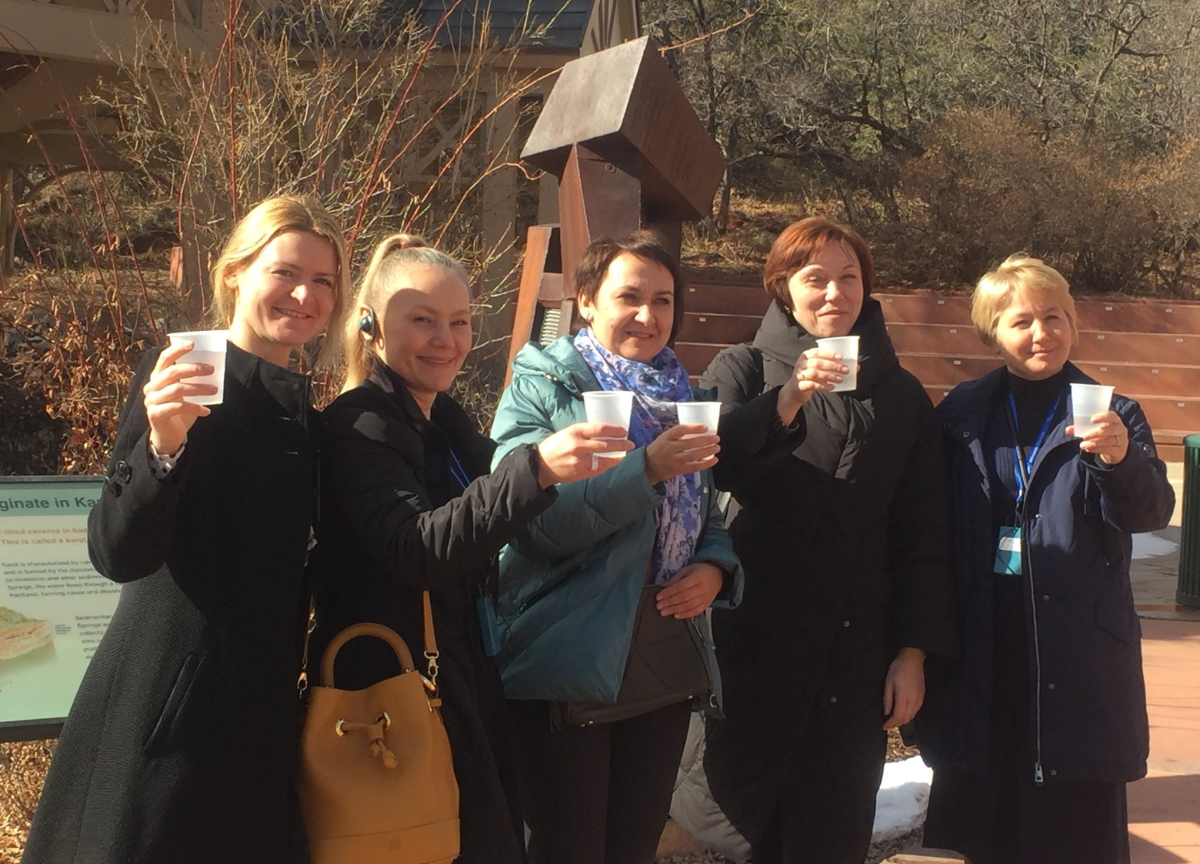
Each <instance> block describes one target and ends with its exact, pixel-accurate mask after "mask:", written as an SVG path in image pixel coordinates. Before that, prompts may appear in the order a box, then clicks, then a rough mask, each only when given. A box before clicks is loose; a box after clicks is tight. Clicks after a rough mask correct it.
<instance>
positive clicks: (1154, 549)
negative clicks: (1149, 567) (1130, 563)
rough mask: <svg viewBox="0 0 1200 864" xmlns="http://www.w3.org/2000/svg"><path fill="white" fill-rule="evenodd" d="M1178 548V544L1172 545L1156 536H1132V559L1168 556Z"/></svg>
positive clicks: (1170, 542)
mask: <svg viewBox="0 0 1200 864" xmlns="http://www.w3.org/2000/svg"><path fill="white" fill-rule="evenodd" d="M1178 548H1179V544H1178V543H1173V542H1172V541H1170V540H1167V539H1165V538H1163V537H1159V536H1158V535H1157V534H1134V535H1133V557H1134V559H1135V560H1136V559H1138V558H1155V557H1157V556H1159V555H1170V554H1171V553H1172V552H1174V551H1175V550H1176V549H1178Z"/></svg>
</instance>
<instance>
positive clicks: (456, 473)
mask: <svg viewBox="0 0 1200 864" xmlns="http://www.w3.org/2000/svg"><path fill="white" fill-rule="evenodd" d="M450 460H451V464H450V477H451V478H452V479H453V480H454V482H455V483H457V484H458V485H459V488H460V489H462V490H463V491H464V492H465V491H466V489H467V487H468V486H470V485H471V478H470V477H468V476H467V471H466V469H465V468H463V466H462V463H461V462H459V461H458V456H457V455H455V453H454V451H453V450H451V451H450Z"/></svg>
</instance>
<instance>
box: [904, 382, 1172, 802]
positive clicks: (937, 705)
mask: <svg viewBox="0 0 1200 864" xmlns="http://www.w3.org/2000/svg"><path fill="white" fill-rule="evenodd" d="M1066 368H1067V381H1068V382H1080V383H1089V384H1094V383H1096V382H1095V381H1094V380H1092V379H1091V378H1089V377H1088V376H1086V375H1084V374H1083V373H1082V372H1080V371H1079V369H1078V368H1077V367H1075V366H1074V365H1072V364H1070V363H1068V364H1067V367H1066ZM1007 375H1008V372H1007V371H1006V370H1005V369H1003V368H1001V369H997V370H996V371H994V372H991V373H989V374H987V375H985V376H984V377H982V378H980V379H978V380H976V381H969V382H967V383H964V384H960V385H959V386H958V387H956V388H955V389H954V390H953V391H952V392H951V393H950V394H949V395H948V396H947V397H946V399H945V400H944V401H943V402H942V403H941V404H940V405H938V416H939V418H940V419H941V422H942V426H943V428H944V430H945V435H946V441H947V450H948V457H949V464H950V478H951V495H952V499H951V500H952V501H953V529H954V552H953V555H954V574H955V579H956V581H957V584H958V586H959V588H958V592H959V595H960V597H961V603H960V607H961V612H960V627H961V631H962V649H963V650H962V655H961V657H960V658H959V659H958V660H957V661H956V662H954V663H952V664H950V665H948V666H946V667H944V668H941V669H938V670H936V671H935V674H934V675H931V676H930V680H929V690H928V697H927V699H926V704H925V708H924V709H922V712H921V714H920V715H919V716H918V718H917V725H918V728H919V731H920V736H921V755H922V756H923V757H924V758H925V760H926V761H927V762H928V763H929V764H930V765H931V766H933V767H934V768H935V769H941V768H949V769H954V770H958V771H966V772H969V773H973V774H986V773H988V771H989V764H988V754H989V741H990V740H991V736H992V734H993V730H992V728H991V718H992V701H993V699H992V684H993V667H994V666H995V665H996V664H999V663H1003V662H1004V661H1005V658H1004V657H995V656H993V645H994V641H995V636H994V626H993V622H994V618H993V602H992V598H993V585H994V581H995V577H994V576H993V574H992V566H993V561H994V556H995V552H996V542H997V536H996V528H995V527H994V525H993V513H992V502H991V490H990V488H989V485H990V484H989V480H988V476H989V475H988V466H987V464H986V461H985V460H986V457H985V454H984V446H983V437H984V434H985V432H986V426H987V423H988V422H989V417H990V418H994V417H996V416H997V411H996V409H997V407H998V406H1000V405H1002V404H1003V402H1004V400H1006V399H1007V398H1008V392H1009V388H1008V386H1007V384H1006V381H1007ZM1064 398H1065V400H1066V401H1067V403H1068V404H1067V410H1066V411H1065V412H1064V414H1063V417H1062V419H1061V420H1060V421H1059V422H1058V423H1057V424H1055V425H1054V426H1053V427H1052V428H1051V429H1050V431H1049V433H1048V434H1047V437H1046V441H1045V443H1044V444H1043V446H1042V447H1041V449H1040V450H1039V451H1038V455H1037V458H1036V460H1035V462H1034V464H1033V466H1032V469H1031V473H1030V486H1029V491H1028V499H1027V503H1026V506H1025V514H1026V525H1025V530H1024V533H1023V544H1022V545H1023V554H1024V556H1025V557H1026V559H1027V564H1028V566H1027V567H1026V568H1025V578H1024V579H1022V583H1021V585H1022V593H1023V601H1024V607H1025V616H1026V622H1027V626H1026V639H1027V641H1028V646H1029V647H1028V652H1027V654H1028V662H1029V664H1030V665H1029V670H1028V680H1029V687H1030V691H1029V705H1030V716H1029V723H1030V729H1031V730H1034V732H1035V734H1033V735H1031V738H1033V740H1034V741H1035V744H1036V746H1037V747H1040V757H1039V756H1038V755H1037V754H1034V756H1033V757H1032V759H1031V763H1030V764H1029V766H1028V770H1029V776H1030V778H1031V779H1032V778H1033V777H1034V771H1035V765H1034V764H1033V763H1034V761H1036V762H1037V763H1038V764H1039V765H1040V768H1041V770H1040V772H1039V773H1040V776H1041V777H1042V780H1043V782H1045V783H1048V784H1053V783H1057V782H1061V781H1064V780H1067V781H1099V782H1106V783H1123V782H1128V781H1132V780H1137V779H1138V778H1140V777H1142V776H1144V775H1145V773H1146V758H1147V755H1148V753H1149V749H1150V736H1149V725H1148V720H1147V717H1146V690H1145V683H1144V681H1143V677H1142V652H1141V625H1140V624H1139V622H1138V617H1137V613H1136V611H1135V610H1134V605H1133V589H1132V587H1131V585H1130V582H1129V564H1130V560H1131V557H1132V546H1133V544H1132V538H1131V533H1134V532H1140V531H1154V530H1157V529H1159V528H1162V527H1164V526H1165V525H1166V524H1167V523H1168V522H1169V521H1170V519H1171V513H1172V512H1173V510H1174V507H1175V492H1174V490H1173V489H1172V488H1171V484H1170V481H1169V480H1168V479H1167V472H1166V466H1165V465H1164V464H1163V463H1162V460H1160V459H1159V458H1158V455H1157V453H1156V451H1155V448H1154V435H1153V432H1152V431H1151V429H1150V425H1149V424H1148V423H1147V422H1146V416H1145V414H1143V413H1142V409H1141V408H1140V407H1139V406H1138V404H1137V402H1134V401H1133V400H1132V399H1127V398H1125V397H1124V396H1120V395H1117V396H1114V397H1113V403H1112V408H1113V410H1114V411H1115V412H1116V413H1117V414H1118V415H1119V416H1120V418H1121V421H1122V422H1123V423H1124V424H1125V426H1126V427H1127V428H1128V430H1129V452H1128V455H1127V456H1126V457H1125V458H1124V459H1123V460H1122V461H1121V462H1119V463H1118V464H1116V465H1111V466H1110V465H1105V464H1104V463H1103V462H1102V461H1100V460H1098V459H1096V458H1095V457H1094V456H1091V455H1088V454H1084V453H1081V452H1080V450H1079V442H1078V440H1077V439H1075V438H1069V437H1068V436H1067V434H1066V431H1065V430H1066V426H1067V424H1069V423H1070V422H1071V413H1072V412H1071V410H1070V404H1069V400H1070V395H1069V391H1065V392H1064ZM999 416H1003V414H1000V415H999ZM992 422H995V421H994V419H993V420H992ZM1001 422H1003V421H1001Z"/></svg>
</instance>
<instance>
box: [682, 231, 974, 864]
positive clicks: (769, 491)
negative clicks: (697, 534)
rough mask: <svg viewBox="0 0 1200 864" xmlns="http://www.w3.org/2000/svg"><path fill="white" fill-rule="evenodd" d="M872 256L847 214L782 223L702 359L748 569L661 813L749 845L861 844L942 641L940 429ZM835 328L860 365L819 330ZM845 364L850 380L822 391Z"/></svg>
mask: <svg viewBox="0 0 1200 864" xmlns="http://www.w3.org/2000/svg"><path fill="white" fill-rule="evenodd" d="M873 276H874V267H873V263H872V260H871V253H870V250H869V249H868V248H867V245H866V243H865V242H864V241H863V239H862V238H861V237H860V236H859V235H858V234H857V233H856V232H855V231H854V230H853V229H851V228H849V227H848V226H845V225H840V224H838V223H835V222H831V221H829V220H827V219H824V218H820V217H813V218H809V219H804V220H802V221H800V222H797V223H795V224H794V225H791V226H790V227H788V228H787V229H786V230H785V231H784V232H783V233H782V234H781V235H780V236H779V238H778V239H777V240H776V241H775V244H774V246H773V247H772V249H771V253H770V255H769V256H768V258H767V262H766V267H765V272H764V274H763V282H764V285H765V287H766V290H767V293H768V294H770V295H771V297H772V301H773V302H772V303H771V306H770V308H769V309H768V310H767V312H766V314H765V315H764V317H763V322H762V325H761V326H760V328H759V331H758V335H757V336H756V337H755V339H754V343H753V344H752V345H736V346H733V347H731V348H728V349H726V350H725V351H722V352H721V353H720V354H719V355H718V356H717V357H716V358H715V359H714V360H713V362H712V364H711V365H710V366H709V368H708V370H707V372H706V373H705V375H704V377H703V379H702V385H703V386H705V387H711V388H715V390H716V395H717V398H719V399H720V400H721V402H723V403H724V404H725V413H724V415H723V417H722V421H721V427H720V434H721V442H722V451H721V461H720V462H719V463H718V465H717V467H716V469H715V473H716V479H717V484H718V486H720V487H722V488H723V489H725V490H727V491H729V492H730V493H732V496H733V501H732V503H731V505H730V509H729V513H728V520H727V524H728V528H729V532H730V535H731V537H732V538H733V543H734V550H735V551H736V552H737V554H738V555H739V557H740V558H741V560H742V562H743V565H744V566H745V571H746V588H745V596H744V599H743V602H742V605H741V606H740V607H738V608H737V609H732V610H724V609H714V611H713V628H714V637H715V640H716V645H717V657H718V658H719V660H720V666H721V678H722V681H723V682H724V686H725V693H724V696H725V702H724V705H725V715H726V716H725V719H723V720H709V721H708V723H707V739H706V751H705V753H704V756H703V758H699V759H696V760H694V761H693V762H690V763H689V762H685V766H684V768H685V776H684V779H683V782H682V783H681V785H680V787H679V789H678V790H677V792H676V796H675V801H674V805H675V806H674V807H673V808H672V814H673V815H674V816H676V818H677V819H679V820H680V821H682V822H684V823H685V825H686V826H687V827H689V828H692V829H693V830H694V831H698V832H699V833H700V834H701V835H705V836H706V837H707V838H708V839H713V838H715V837H716V836H717V835H718V834H721V835H723V838H724V839H723V842H721V845H722V846H724V847H725V851H726V852H727V854H731V855H733V856H734V857H736V858H738V859H739V860H744V859H745V858H747V857H750V858H752V859H753V860H754V862H755V864H772V862H789V864H800V862H811V864H861V862H862V860H863V858H864V857H865V856H866V854H867V850H868V847H869V845H870V839H871V827H872V824H873V820H874V814H875V793H876V790H877V789H878V787H879V781H880V777H881V775H882V772H883V763H884V755H885V751H886V742H887V734H886V730H887V729H892V728H895V727H897V726H900V725H902V724H904V723H907V722H908V721H909V720H911V719H912V718H913V716H914V715H915V714H916V712H917V710H918V709H919V708H920V707H921V702H922V699H923V697H924V688H925V683H924V680H925V679H924V664H925V661H926V657H927V656H934V655H946V654H950V653H952V652H953V651H954V650H955V633H956V629H955V622H954V612H953V602H952V595H951V582H950V572H949V560H948V559H949V555H948V542H947V529H946V521H947V520H946V518H945V513H944V508H945V501H946V482H945V467H944V464H943V457H942V448H941V434H940V431H939V428H938V423H937V419H936V418H935V416H934V412H933V406H932V404H931V403H930V400H929V397H928V396H926V394H925V391H924V389H923V388H922V386H921V383H920V382H919V381H918V380H917V379H916V378H915V377H913V376H912V375H911V374H910V373H908V372H906V371H905V370H904V369H903V368H901V366H900V363H899V362H898V360H897V359H896V353H895V351H894V350H893V348H892V343H891V340H890V339H889V338H888V334H887V329H886V328H885V326H884V321H883V314H882V311H881V309H880V305H879V303H878V301H876V300H874V299H872V298H871V296H870V295H871V282H872V279H873ZM846 335H854V336H858V337H859V340H860V346H861V347H860V351H859V357H858V368H857V370H853V369H852V368H851V366H850V364H851V363H852V362H853V361H852V360H849V359H848V358H843V357H842V355H841V354H839V353H836V352H834V351H832V350H829V349H827V348H826V349H823V348H820V347H818V346H817V340H818V339H822V338H825V337H832V336H846ZM853 371H857V385H856V387H855V389H853V390H848V391H843V390H840V389H839V390H838V391H837V392H835V391H834V388H835V385H837V384H839V383H841V382H843V381H844V380H845V379H846V377H847V376H849V375H850V373H851V372H853ZM764 400H765V401H766V402H769V403H772V404H774V406H775V411H774V412H773V413H771V412H764V411H763V410H762V409H763V407H765V406H764V405H763V402H764ZM763 416H769V417H770V418H771V422H770V423H769V424H763V423H762V422H761V419H760V418H761V417H763ZM705 774H706V775H707V782H706V780H705V777H704V775H705ZM717 825H723V826H725V827H724V828H723V829H720V830H718V829H717V827H716V826H717ZM728 826H732V831H730V830H729V827H728Z"/></svg>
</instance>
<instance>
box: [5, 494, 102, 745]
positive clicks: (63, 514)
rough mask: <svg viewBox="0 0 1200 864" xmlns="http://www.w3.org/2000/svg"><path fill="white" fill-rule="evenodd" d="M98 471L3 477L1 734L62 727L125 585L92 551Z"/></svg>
mask: <svg viewBox="0 0 1200 864" xmlns="http://www.w3.org/2000/svg"><path fill="white" fill-rule="evenodd" d="M102 487H103V479H102V478H98V477H0V741H3V740H20V739H24V738H31V737H45V736H49V735H54V734H57V730H58V728H59V727H60V726H61V724H62V721H63V719H64V718H65V717H66V716H67V712H68V711H69V710H70V708H71V702H72V701H73V700H74V698H75V691H76V690H78V689H79V682H80V680H81V679H82V678H83V673H84V670H85V669H87V665H88V661H89V660H91V658H92V655H93V654H94V653H96V646H97V645H98V644H99V642H100V638H101V637H102V636H103V635H104V631H105V630H106V629H107V628H108V622H109V620H110V619H111V618H112V615H113V610H114V609H115V608H116V605H117V598H118V597H119V596H120V593H121V587H120V586H119V585H117V584H115V583H113V582H110V581H108V580H107V579H105V578H104V577H102V576H100V574H98V573H97V572H96V571H95V569H94V568H93V567H92V564H91V561H90V560H89V559H88V551H87V517H88V512H89V511H90V510H91V509H92V505H93V504H94V503H95V502H96V499H97V498H99V497H100V490H101V488H102Z"/></svg>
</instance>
